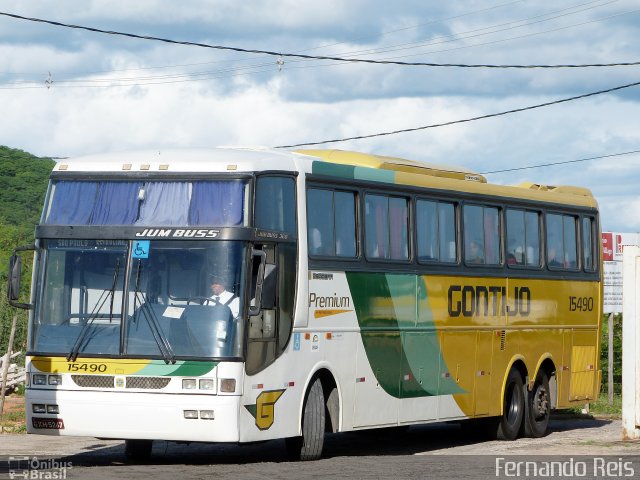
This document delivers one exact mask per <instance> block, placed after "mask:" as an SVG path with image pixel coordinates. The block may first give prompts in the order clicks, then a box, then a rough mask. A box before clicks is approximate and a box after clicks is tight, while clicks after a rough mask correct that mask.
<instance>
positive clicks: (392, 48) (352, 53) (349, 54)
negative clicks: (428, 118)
mask: <svg viewBox="0 0 640 480" xmlns="http://www.w3.org/2000/svg"><path fill="white" fill-rule="evenodd" d="M523 1H525V0H515V1H512V2H509V3H503V4H499V5H496V6H493V7H488V8H484V9H481V10H475V11H472V12H467V13H463V14H460V15H455V16H453V17H447V18H443V19H440V20H432V21H429V22H425V23H419V24H416V25H411V26H408V27H402V28H398V29H395V30H388V31H384V32H382V33H380V36H386V35H390V34H393V33H396V32H400V31H404V30H410V29H415V28H418V27H423V26H427V25H432V24H437V23H442V22H444V21H447V20H452V19H456V18H461V17H466V16H469V15H473V14H476V13H481V12H485V11H488V10H494V9H497V8H502V7H504V6H508V5H512V4H515V3H521V2H523ZM601 1H602V0H594V1H590V2H586V3H582V4H579V5H574V6H573V7H569V8H565V9H562V10H556V11H554V12H550V13H547V14H541V15H535V16H533V17H529V18H524V19H521V20H517V21H512V22H508V23H506V24H504V23H503V24H498V25H490V26H488V27H483V28H479V29H474V30H470V31H464V32H458V33H456V34H451V35H444V36H438V37H435V38H434V39H431V40H430V41H429V42H426V43H425V42H413V43H407V44H401V45H393V46H387V47H380V48H378V49H369V50H360V51H350V52H344V53H340V54H336V55H339V56H345V57H356V56H357V55H358V54H359V53H360V54H373V53H384V52H386V51H387V50H389V51H397V50H407V49H413V48H418V47H424V46H430V45H434V44H435V45H437V44H440V43H448V42H453V41H459V40H464V39H467V38H469V37H468V36H464V35H466V34H469V33H475V32H478V31H483V30H488V29H491V28H496V27H500V26H504V25H512V24H514V23H521V25H520V26H527V25H530V24H529V23H522V22H525V21H527V20H531V19H533V18H540V17H544V16H548V15H550V14H553V13H559V12H564V11H566V10H571V9H574V8H576V7H580V6H584V5H590V4H593V3H598V2H601ZM617 1H619V0H610V1H608V2H607V3H605V4H604V5H607V4H609V3H614V2H617ZM598 6H602V4H601V5H598ZM591 8H595V7H589V8H588V9H591ZM581 11H583V10H578V11H577V12H572V13H571V14H575V13H578V12H581ZM625 13H627V12H625ZM566 15H569V14H566ZM563 16H564V15H563ZM552 18H557V17H552ZM606 18H609V17H606ZM606 18H605V19H606ZM547 20H549V19H546V20H544V21H547ZM599 20H600V19H599ZM599 20H596V21H599ZM535 23H538V22H535ZM579 25H582V24H579ZM511 28H513V27H511ZM511 28H508V29H506V30H509V29H511ZM503 30H504V29H503ZM500 31H502V30H493V31H491V32H488V33H490V34H492V33H497V32H500ZM541 33H544V32H541ZM461 35H462V36H461ZM483 35H484V34H483ZM474 36H476V35H472V37H474ZM447 38H449V39H450V40H444V41H434V40H440V39H447ZM515 38H519V37H515ZM356 40H357V39H356ZM506 40H509V39H508V38H507V39H502V40H501V41H506ZM345 43H347V42H334V43H329V44H324V45H319V46H317V47H313V48H307V49H305V50H302V51H301V52H309V51H312V50H318V49H321V48H326V47H331V46H335V45H342V44H345ZM407 45H414V46H408V47H407ZM480 45H482V44H480ZM398 46H405V48H401V49H398V48H395V47H398ZM473 46H474V45H470V46H467V47H458V48H469V47H473ZM428 53H433V52H428ZM406 56H407V55H405V56H397V57H391V58H387V59H391V60H393V59H397V58H403V57H406ZM408 56H413V55H408ZM258 58H262V57H252V58H248V59H244V60H241V61H249V60H253V59H258ZM235 61H238V60H216V61H210V62H198V63H187V64H178V65H159V66H149V67H138V68H125V69H118V70H102V71H97V72H84V73H83V75H95V74H104V73H117V72H126V71H140V70H156V69H169V68H178V67H192V66H200V65H212V64H220V63H229V62H235ZM309 61H310V60H301V59H299V60H292V62H293V63H295V62H309ZM339 64H340V63H330V64H323V65H320V66H332V65H339ZM272 66H273V64H272V63H260V64H253V65H249V66H247V67H236V68H240V69H242V68H250V67H251V68H252V67H269V68H271V67H272ZM314 67H315V66H314ZM297 68H310V67H297ZM231 70H234V69H231ZM200 73H204V72H199V73H198V74H200ZM216 73H217V72H216ZM0 74H2V75H30V76H33V75H38V76H40V75H42V74H43V72H39V73H35V72H29V73H21V72H0ZM58 74H60V72H58ZM187 75H188V74H187ZM116 80H121V79H116ZM61 81H62V80H58V83H59V82H61ZM24 83H29V82H14V84H16V85H19V84H24Z"/></svg>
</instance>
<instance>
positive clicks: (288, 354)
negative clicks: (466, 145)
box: [9, 148, 602, 459]
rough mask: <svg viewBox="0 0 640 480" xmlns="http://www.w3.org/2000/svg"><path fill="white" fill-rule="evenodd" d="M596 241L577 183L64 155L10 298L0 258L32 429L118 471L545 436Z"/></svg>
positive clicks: (586, 359)
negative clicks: (224, 452)
mask: <svg viewBox="0 0 640 480" xmlns="http://www.w3.org/2000/svg"><path fill="white" fill-rule="evenodd" d="M598 235H599V219H598V209H597V204H596V201H595V199H594V198H593V196H592V195H591V193H590V192H589V191H588V190H586V189H583V188H578V187H567V186H545V185H541V184H522V185H518V186H501V185H492V184H489V183H487V182H486V179H485V178H484V177H483V176H481V175H479V174H476V173H473V172H470V171H466V170H464V169H459V168H450V167H441V166H436V165H427V164H423V163H419V162H412V161H408V160H402V159H398V158H391V157H384V156H377V155H367V154H360V153H354V152H346V151H339V150H308V151H298V152H285V151H273V150H268V149H241V148H239V149H230V148H227V149H222V148H221V149H211V150H188V151H187V150H185V151H162V152H157V151H156V152H135V153H120V154H106V155H96V156H87V157H81V158H76V159H69V160H62V161H60V162H59V163H58V164H57V165H56V166H55V168H54V170H53V172H52V174H51V179H50V184H49V188H48V193H47V197H46V203H45V206H44V211H43V214H42V218H41V222H40V224H39V225H38V226H37V227H36V232H35V238H36V240H35V244H34V245H33V246H30V247H21V248H19V249H17V250H28V249H29V248H32V249H34V250H35V257H34V268H33V279H32V289H31V298H30V300H29V301H28V303H26V302H25V303H20V302H19V300H20V299H19V298H18V294H17V292H19V280H20V263H21V262H20V256H19V254H14V256H13V257H12V260H11V265H10V285H9V295H10V299H11V301H12V303H13V304H14V305H16V306H20V307H23V308H28V309H30V312H29V313H30V316H29V329H28V331H29V338H28V357H27V370H28V385H27V390H26V402H27V417H28V418H27V422H28V425H27V428H28V432H29V433H35V434H42V435H79V436H92V437H100V438H112V439H124V440H125V441H126V452H127V455H128V456H129V457H130V458H133V459H136V458H144V457H146V456H148V455H149V454H150V452H151V446H152V441H154V440H167V441H187V442H191V441H202V442H240V443H244V442H256V441H263V440H269V439H277V438H285V439H287V440H286V445H287V448H288V451H289V453H290V454H291V455H292V457H294V458H300V459H316V458H319V457H320V456H321V454H322V448H323V442H324V437H325V433H326V432H344V431H355V430H363V429H371V428H380V427H398V426H407V425H413V424H420V423H428V422H439V421H451V420H470V419H476V420H475V422H474V424H476V425H482V427H483V428H485V429H487V430H488V431H490V432H492V433H493V434H494V435H495V436H497V437H499V438H503V439H515V438H517V437H518V436H521V435H527V436H534V437H539V436H542V435H544V434H545V432H546V431H547V424H548V421H549V414H550V411H551V410H552V409H555V408H564V407H570V406H575V405H580V404H584V403H587V402H589V401H590V400H592V399H594V398H595V397H596V394H597V393H598V389H599V383H600V370H599V367H598V358H599V341H598V338H599V334H600V318H601V313H602V308H601V300H602V283H601V259H600V244H599V242H598V241H597V239H598V238H599V237H598ZM212 278H215V280H212ZM212 282H213V283H218V284H222V285H223V288H224V289H226V290H227V292H230V294H227V297H228V298H229V300H228V301H226V302H218V301H215V300H212V290H211V284H212ZM233 302H235V307H234V306H233Z"/></svg>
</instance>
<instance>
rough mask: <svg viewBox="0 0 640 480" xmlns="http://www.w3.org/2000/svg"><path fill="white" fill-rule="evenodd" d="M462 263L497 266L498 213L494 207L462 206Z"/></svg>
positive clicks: (499, 259) (498, 241) (498, 250)
mask: <svg viewBox="0 0 640 480" xmlns="http://www.w3.org/2000/svg"><path fill="white" fill-rule="evenodd" d="M464 250H465V254H464V261H465V262H466V263H467V264H471V265H473V264H480V265H499V264H500V263H501V253H500V211H499V209H498V208H496V207H482V206H477V205H465V206H464Z"/></svg>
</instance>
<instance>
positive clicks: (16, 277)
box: [7, 254, 22, 302]
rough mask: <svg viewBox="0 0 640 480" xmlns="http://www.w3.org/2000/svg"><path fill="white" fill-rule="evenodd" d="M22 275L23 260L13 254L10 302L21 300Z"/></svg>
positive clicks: (10, 259)
mask: <svg viewBox="0 0 640 480" xmlns="http://www.w3.org/2000/svg"><path fill="white" fill-rule="evenodd" d="M21 274H22V259H21V258H20V257H19V256H18V255H16V254H13V255H11V257H10V258H9V286H8V289H7V295H8V297H9V301H10V302H11V301H13V302H15V301H17V300H18V298H20V277H21Z"/></svg>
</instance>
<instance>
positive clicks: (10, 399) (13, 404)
mask: <svg viewBox="0 0 640 480" xmlns="http://www.w3.org/2000/svg"><path fill="white" fill-rule="evenodd" d="M23 424H24V396H22V395H8V396H6V397H5V399H4V408H3V411H2V417H1V420H0V433H4V432H15V431H16V430H20V429H21V427H22V425H23ZM0 451H1V450H0Z"/></svg>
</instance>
